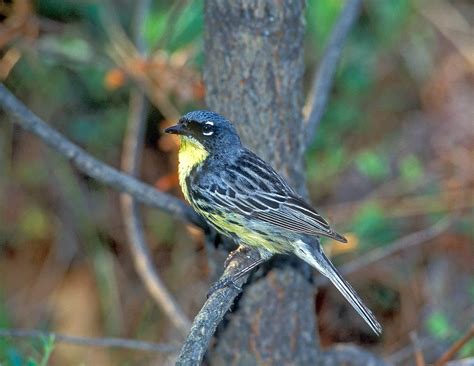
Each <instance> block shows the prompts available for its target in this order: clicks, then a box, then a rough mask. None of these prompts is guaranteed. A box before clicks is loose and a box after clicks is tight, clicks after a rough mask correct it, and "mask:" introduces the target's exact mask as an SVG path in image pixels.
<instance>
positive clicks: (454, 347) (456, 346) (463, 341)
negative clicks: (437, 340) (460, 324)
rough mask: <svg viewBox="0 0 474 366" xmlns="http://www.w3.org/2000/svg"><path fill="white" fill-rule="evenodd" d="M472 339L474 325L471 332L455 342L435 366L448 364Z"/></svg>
mask: <svg viewBox="0 0 474 366" xmlns="http://www.w3.org/2000/svg"><path fill="white" fill-rule="evenodd" d="M472 338H474V324H472V325H471V327H470V328H469V330H468V331H467V332H466V334H464V335H463V336H462V338H461V339H459V340H458V341H456V342H454V343H453V345H452V346H451V347H450V348H449V349H448V350H447V351H446V352H445V353H443V354H442V355H441V357H440V358H439V360H438V361H436V362H435V364H434V366H444V365H446V363H447V362H448V361H449V360H450V359H452V358H453V357H454V356H455V355H456V353H458V352H459V350H460V349H461V348H462V347H463V346H464V345H465V344H466V343H467V342H469V341H470V340H471V339H472Z"/></svg>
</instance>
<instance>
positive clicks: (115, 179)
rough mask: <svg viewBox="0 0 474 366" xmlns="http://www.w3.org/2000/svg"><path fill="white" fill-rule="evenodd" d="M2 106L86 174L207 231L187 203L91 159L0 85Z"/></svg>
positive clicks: (202, 221)
mask: <svg viewBox="0 0 474 366" xmlns="http://www.w3.org/2000/svg"><path fill="white" fill-rule="evenodd" d="M0 105H1V106H2V107H3V108H4V110H5V111H7V112H8V113H10V114H12V115H14V116H15V117H17V120H16V122H17V123H18V125H19V126H20V127H22V128H23V129H25V130H27V131H29V132H32V133H33V134H35V135H36V136H38V137H39V138H40V139H41V140H43V142H45V143H46V144H47V145H48V146H50V147H51V148H53V149H54V150H56V151H57V152H59V153H60V154H61V155H63V156H64V157H66V158H67V159H68V160H70V161H71V163H72V164H73V165H74V166H75V167H76V168H77V169H79V170H80V171H81V172H83V173H84V174H87V175H88V176H90V177H92V178H94V179H97V180H98V181H100V182H102V183H104V184H106V185H108V186H110V187H112V188H114V189H116V190H118V191H121V192H125V193H128V194H130V195H132V196H133V197H135V198H136V199H137V200H138V201H140V202H142V203H144V204H146V205H149V206H152V207H156V208H158V209H160V210H162V211H164V212H167V213H169V214H171V215H172V216H174V217H177V218H179V219H182V220H186V221H188V222H190V223H193V224H195V225H197V226H199V227H201V228H203V229H207V224H206V223H205V222H204V220H203V219H202V218H201V217H200V216H199V215H198V214H196V212H194V211H193V210H192V209H191V208H190V207H189V206H188V205H186V204H185V203H184V202H182V201H181V200H179V199H177V198H175V197H173V196H171V195H168V194H166V193H163V192H160V191H158V190H156V189H155V188H153V187H151V186H150V185H147V184H144V183H142V182H140V181H138V180H137V179H135V178H133V177H130V176H129V175H126V174H123V173H121V172H119V171H118V170H117V169H114V168H112V167H111V166H110V165H107V164H105V163H103V162H101V161H99V160H97V159H96V158H94V157H92V156H91V155H90V154H88V153H87V152H85V151H84V150H83V149H81V148H80V147H79V146H77V145H75V144H73V143H72V142H71V141H69V140H68V139H66V138H65V137H64V136H63V135H62V134H60V133H59V132H58V131H57V130H55V129H54V128H52V127H50V126H48V125H47V124H46V122H44V121H43V120H41V118H39V117H38V116H36V115H35V114H34V113H33V112H31V111H30V110H29V109H28V108H27V107H26V106H25V105H24V104H23V103H22V102H20V101H19V100H18V99H17V98H16V97H15V96H14V95H13V94H12V93H11V92H10V91H9V90H8V89H7V88H6V87H5V86H4V85H3V84H0Z"/></svg>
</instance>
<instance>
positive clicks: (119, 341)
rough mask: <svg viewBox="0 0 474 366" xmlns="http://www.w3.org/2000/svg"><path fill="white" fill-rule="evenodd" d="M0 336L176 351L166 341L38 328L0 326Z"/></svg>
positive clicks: (79, 344)
mask: <svg viewBox="0 0 474 366" xmlns="http://www.w3.org/2000/svg"><path fill="white" fill-rule="evenodd" d="M0 337H10V338H42V337H46V338H49V337H54V341H55V342H58V343H68V344H74V345H77V346H84V347H114V348H126V349H132V350H138V351H149V352H160V353H173V352H176V351H177V347H176V346H174V345H172V344H166V343H152V342H144V341H136V340H133V339H124V338H89V337H78V336H70V335H65V334H58V333H51V332H43V331H40V330H34V329H33V330H27V329H2V328H0Z"/></svg>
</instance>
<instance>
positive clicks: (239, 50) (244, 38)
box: [204, 0, 319, 365]
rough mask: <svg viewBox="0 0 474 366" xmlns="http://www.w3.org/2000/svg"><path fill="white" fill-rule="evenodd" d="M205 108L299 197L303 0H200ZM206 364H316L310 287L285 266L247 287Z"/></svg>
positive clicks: (301, 183)
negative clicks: (226, 121) (231, 127)
mask: <svg viewBox="0 0 474 366" xmlns="http://www.w3.org/2000/svg"><path fill="white" fill-rule="evenodd" d="M205 16H206V26H205V27H206V28H205V54H206V64H205V69H204V79H205V83H206V88H207V99H206V102H207V105H208V107H209V108H210V109H212V110H214V111H216V112H218V113H221V114H223V115H225V116H226V117H228V118H229V119H230V120H231V121H233V122H234V123H235V125H236V127H237V130H238V132H239V133H240V136H241V138H242V140H243V142H244V143H245V144H246V145H247V146H248V147H249V148H251V149H252V150H253V151H255V152H256V153H257V154H258V155H259V156H260V157H262V158H263V159H265V160H266V161H268V162H270V163H271V164H272V165H273V167H274V168H275V169H277V170H278V171H279V172H280V173H281V174H283V175H284V176H285V177H286V178H287V179H288V180H289V181H290V183H291V184H293V186H294V187H295V188H296V189H298V190H299V192H301V193H302V194H305V188H304V163H303V152H304V149H303V146H304V133H303V123H302V114H301V111H302V105H303V95H302V90H303V88H302V76H303V70H304V67H303V66H304V65H303V36H304V1H303V0H296V1H290V0H283V1H279V2H276V1H273V0H247V1H233V0H208V1H207V2H206V8H205ZM227 320H228V322H227V325H226V326H225V328H224V329H223V330H221V331H220V333H219V335H218V339H217V344H216V345H215V347H214V348H213V349H212V350H210V352H209V359H210V361H211V363H212V364H217V365H219V364H236V365H255V364H272V365H279V364H299V365H301V364H307V365H309V364H316V361H317V359H318V353H319V347H318V340H317V332H316V329H315V324H316V319H315V312H314V290H313V288H312V286H311V285H310V283H309V282H308V280H307V278H305V276H304V275H302V273H301V271H298V270H296V269H294V268H292V267H289V266H284V267H283V268H282V269H272V270H271V271H270V272H269V273H268V275H267V276H265V277H263V278H262V279H260V280H258V281H256V282H254V283H251V284H249V285H248V286H247V287H246V288H245V290H244V293H243V296H242V298H241V299H240V301H239V303H238V306H237V307H236V309H235V310H234V311H233V312H232V313H230V314H229V315H228V318H227Z"/></svg>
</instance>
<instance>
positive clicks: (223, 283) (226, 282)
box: [207, 276, 242, 298]
mask: <svg viewBox="0 0 474 366" xmlns="http://www.w3.org/2000/svg"><path fill="white" fill-rule="evenodd" d="M226 287H230V288H232V289H234V290H236V291H238V292H240V291H242V287H240V286H239V285H238V284H237V282H235V280H234V278H233V277H232V276H229V277H224V278H221V279H220V280H219V281H217V282H215V283H214V284H213V285H212V286H211V288H210V289H209V291H208V293H207V297H208V298H209V296H211V295H212V294H213V293H214V292H216V291H218V290H221V289H223V288H226Z"/></svg>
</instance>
